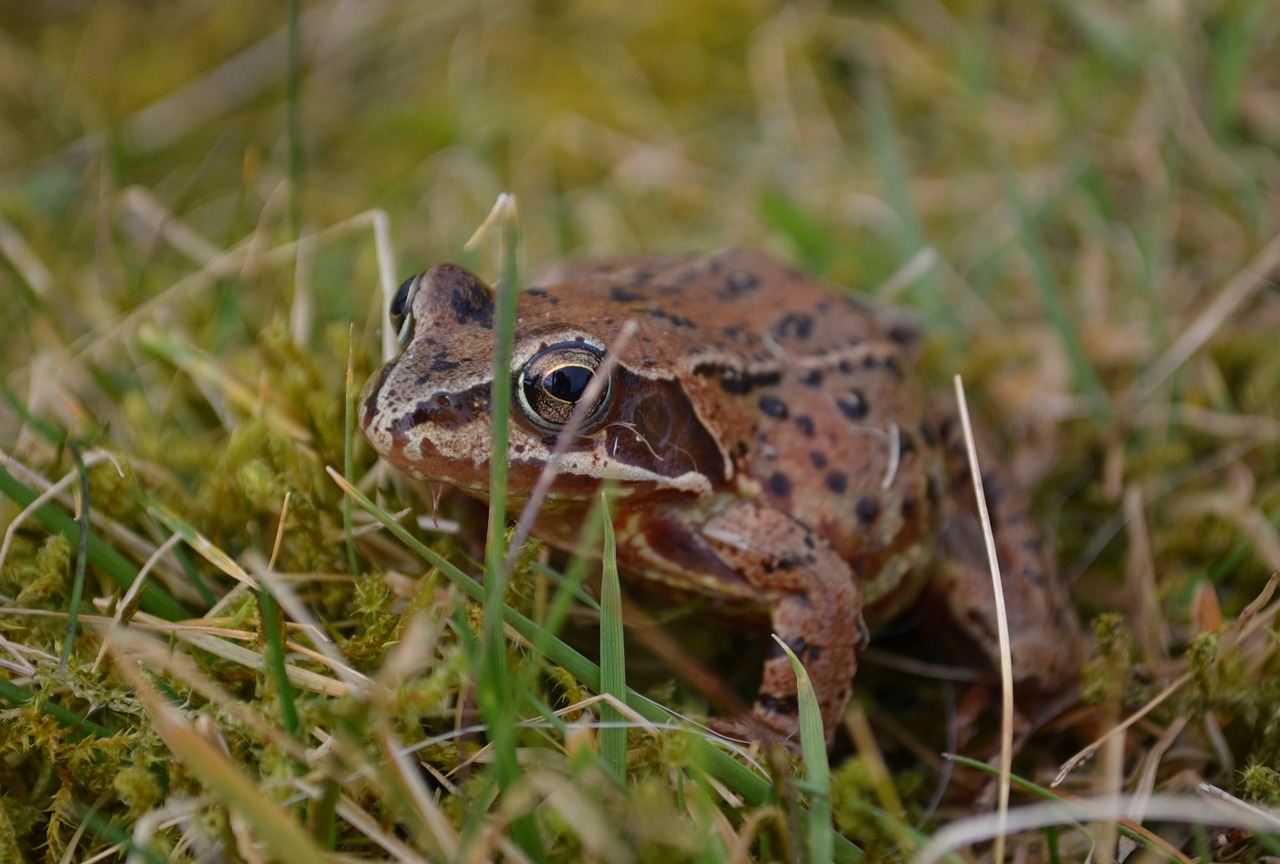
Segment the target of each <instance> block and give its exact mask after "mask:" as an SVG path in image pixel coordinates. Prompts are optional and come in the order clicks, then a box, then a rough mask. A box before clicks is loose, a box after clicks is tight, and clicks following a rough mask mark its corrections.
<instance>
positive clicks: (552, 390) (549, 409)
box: [515, 342, 612, 429]
mask: <svg viewBox="0 0 1280 864" xmlns="http://www.w3.org/2000/svg"><path fill="white" fill-rule="evenodd" d="M601 356H602V352H601V351H600V350H599V349H597V348H596V347H595V346H593V345H587V344H584V343H582V342H562V343H560V344H559V345H552V346H551V347H550V348H544V349H543V350H541V351H539V352H538V353H537V354H534V355H533V356H532V357H530V358H529V360H528V361H527V362H526V363H525V364H524V367H523V368H522V369H521V370H520V372H519V375H518V376H517V378H516V388H515V390H516V402H517V404H518V405H519V406H520V411H521V412H522V413H523V414H524V416H525V417H527V418H528V419H529V421H530V422H532V423H534V424H536V425H538V426H542V427H544V428H551V429H558V428H560V427H562V426H564V425H565V424H566V423H568V422H569V416H570V415H571V414H573V409H574V408H575V407H576V406H577V404H578V402H579V401H581V399H582V397H583V394H585V393H586V390H587V386H588V385H590V384H591V381H592V379H594V378H595V376H596V370H597V369H599V368H600V358H601ZM609 385H610V382H607V381H606V382H605V386H604V389H603V390H601V391H600V395H599V396H598V397H596V399H595V401H594V402H593V403H592V404H591V408H590V410H588V411H587V414H586V417H585V418H583V424H584V425H585V424H587V423H590V422H591V421H592V420H594V419H595V418H596V417H598V416H599V415H600V412H601V411H602V410H603V409H604V407H605V405H607V404H608V402H609V391H610V390H611V389H612V388H611V387H610V386H609Z"/></svg>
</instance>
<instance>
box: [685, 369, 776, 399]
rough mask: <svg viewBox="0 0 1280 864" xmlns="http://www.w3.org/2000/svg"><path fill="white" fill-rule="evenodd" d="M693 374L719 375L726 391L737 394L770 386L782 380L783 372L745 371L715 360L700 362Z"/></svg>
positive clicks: (740, 394)
mask: <svg viewBox="0 0 1280 864" xmlns="http://www.w3.org/2000/svg"><path fill="white" fill-rule="evenodd" d="M693 374H694V375H703V376H710V375H714V376H716V377H718V378H719V379H720V386H721V387H722V388H724V391H725V392H726V393H731V394H733V395H735V396H742V395H744V394H746V393H750V392H751V391H752V390H754V389H756V388H757V387H770V386H772V385H774V384H777V383H778V382H779V381H781V380H782V374H781V373H780V372H778V371H777V370H776V369H775V370H770V371H768V372H754V373H744V372H743V371H742V370H740V369H735V368H734V367H732V366H725V365H723V364H721V363H716V362H714V361H706V362H702V363H698V364H697V365H695V366H694V367H693Z"/></svg>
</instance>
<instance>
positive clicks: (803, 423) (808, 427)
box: [795, 414, 813, 438]
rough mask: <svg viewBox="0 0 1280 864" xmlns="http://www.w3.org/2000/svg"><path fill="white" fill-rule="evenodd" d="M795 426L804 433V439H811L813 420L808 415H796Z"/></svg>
mask: <svg viewBox="0 0 1280 864" xmlns="http://www.w3.org/2000/svg"><path fill="white" fill-rule="evenodd" d="M795 424H796V426H797V427H799V429H800V431H801V432H803V433H804V437H806V438H812V437H813V418H812V417H810V416H809V415H808V414H797V415H796V416H795Z"/></svg>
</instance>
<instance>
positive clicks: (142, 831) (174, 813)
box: [86, 795, 214, 864]
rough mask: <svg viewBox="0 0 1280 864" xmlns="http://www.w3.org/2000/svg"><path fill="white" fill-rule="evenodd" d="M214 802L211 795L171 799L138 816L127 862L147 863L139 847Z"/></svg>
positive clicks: (134, 863)
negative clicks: (132, 848)
mask: <svg viewBox="0 0 1280 864" xmlns="http://www.w3.org/2000/svg"><path fill="white" fill-rule="evenodd" d="M213 803H214V799H213V797H212V796H209V795H201V796H199V797H197V798H179V799H177V800H169V801H167V802H166V803H164V804H163V805H161V806H159V807H156V808H154V809H152V810H148V811H147V812H145V813H143V814H142V815H141V816H139V817H138V821H137V822H135V823H133V834H132V836H131V838H130V839H132V840H133V845H134V847H135V848H134V850H131V851H130V852H129V855H128V857H127V858H125V864H145V862H146V860H147V859H146V858H145V857H144V856H143V855H142V854H141V853H140V852H138V851H137V850H138V849H144V848H146V847H147V846H148V845H149V844H150V843H151V841H152V840H153V839H155V836H156V834H157V832H159V831H162V830H164V829H166V828H172V827H174V826H175V825H179V824H181V823H183V822H187V821H190V820H191V819H192V817H194V816H195V815H196V814H197V813H199V812H200V811H201V810H203V809H205V808H206V807H209V806H210V805H212V804H213ZM182 845H184V844H179V848H181V846H182ZM86 864H87V862H86Z"/></svg>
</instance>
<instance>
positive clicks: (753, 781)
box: [325, 467, 863, 861]
mask: <svg viewBox="0 0 1280 864" xmlns="http://www.w3.org/2000/svg"><path fill="white" fill-rule="evenodd" d="M325 470H326V471H327V472H328V473H329V477H330V478H332V480H333V482H335V483H337V484H338V487H339V488H340V489H342V491H343V492H345V493H347V494H348V495H350V496H351V497H352V498H353V499H354V500H355V502H356V503H357V504H359V505H360V506H361V507H363V508H364V509H365V510H366V511H368V512H369V513H370V514H371V515H372V516H373V517H374V518H375V519H377V520H378V521H379V522H381V523H382V525H383V527H384V528H386V529H387V531H388V532H389V533H391V534H392V535H393V536H394V537H395V538H396V539H397V540H399V541H400V542H401V543H403V544H404V545H405V546H406V547H407V548H408V549H409V550H411V551H412V552H413V553H414V554H415V555H418V556H419V557H420V558H422V559H423V560H424V561H426V562H427V563H428V564H430V565H431V566H432V567H435V568H436V569H437V570H438V571H439V572H440V573H441V575H443V576H444V577H445V578H446V579H448V580H449V581H450V582H451V583H453V584H454V585H456V586H457V588H458V590H460V591H461V592H462V593H463V594H466V595H467V596H468V597H470V598H471V599H472V600H474V601H476V602H481V601H482V600H483V599H484V589H483V588H482V587H481V586H480V583H479V582H477V581H476V580H475V579H472V578H471V577H470V576H468V575H467V574H466V573H463V572H462V571H461V570H459V569H458V567H457V566H455V565H454V564H453V563H452V562H450V561H449V560H448V559H447V558H445V557H444V556H442V555H441V554H440V553H439V552H436V551H435V550H434V549H431V548H429V547H428V546H426V545H424V544H423V543H421V542H420V541H419V540H418V539H417V538H415V537H414V536H413V535H412V534H410V533H409V531H408V530H407V529H406V528H405V527H404V526H403V525H401V524H400V523H398V522H396V520H395V519H393V518H392V517H391V516H390V515H388V514H387V513H386V512H385V511H384V510H382V508H380V507H378V505H377V504H375V503H373V502H372V501H370V500H369V498H368V497H366V496H365V495H364V494H363V493H362V492H360V490H358V489H356V488H355V487H354V486H352V485H351V484H350V483H348V482H347V481H346V479H345V478H344V477H343V476H342V475H341V474H340V473H338V472H337V471H335V470H333V468H331V467H330V468H326V469H325ZM500 612H501V615H502V618H503V620H504V621H505V622H506V623H507V624H508V625H510V627H511V629H512V630H514V631H515V632H516V633H519V634H520V636H521V637H522V638H524V639H526V640H528V642H529V644H531V645H534V646H536V647H537V648H538V650H539V651H541V652H542V654H543V655H544V656H545V657H546V658H547V659H548V660H550V661H551V662H552V663H555V664H556V665H557V666H560V667H562V668H563V669H564V670H565V671H566V672H568V673H569V674H570V675H572V676H573V677H574V678H577V679H578V680H579V681H581V682H582V683H583V684H585V685H586V686H587V687H589V688H590V689H592V690H595V691H596V692H597V693H598V692H600V690H601V683H600V667H598V666H596V664H594V663H592V662H591V661H590V660H588V659H587V658H586V657H583V656H582V655H581V654H579V653H578V652H577V651H576V650H574V649H573V648H571V647H569V645H567V644H565V643H564V642H563V641H561V640H560V639H559V638H558V637H556V636H555V635H553V634H551V633H548V632H547V631H546V630H545V629H543V628H542V627H540V626H538V625H537V624H536V623H534V622H533V621H532V620H531V619H529V618H527V617H525V616H524V615H522V614H520V613H519V612H517V611H516V610H515V609H512V608H511V607H510V606H507V605H506V604H505V603H504V604H503V605H502V607H501V609H500ZM626 694H627V705H628V707H630V708H631V709H632V710H633V711H635V712H636V713H637V714H639V715H640V716H641V717H644V718H645V719H646V720H649V721H651V722H653V723H658V724H667V723H670V722H671V716H672V715H671V712H669V711H667V710H666V709H665V708H663V707H662V706H660V705H658V704H656V703H654V702H653V701H651V700H649V699H647V698H645V697H644V696H642V695H641V694H639V693H637V692H635V691H633V690H631V689H630V688H628V689H627V690H626ZM702 749H703V751H704V753H705V759H704V760H703V762H702V767H703V768H705V770H706V771H707V773H708V774H710V775H711V776H712V777H713V778H715V779H716V780H719V781H720V782H722V783H724V784H725V786H726V787H728V788H729V789H730V790H731V791H733V792H734V793H735V794H737V795H738V796H740V797H741V798H742V800H743V801H744V802H745V803H746V804H748V805H750V806H758V805H761V804H766V803H770V802H772V801H774V800H775V799H774V794H773V788H772V786H770V784H769V782H768V781H767V780H766V779H765V778H763V777H761V776H760V775H758V774H756V773H755V772H753V771H752V770H751V769H749V768H748V767H747V766H745V765H743V764H742V763H741V762H739V761H737V760H736V759H734V758H733V757H732V756H730V755H729V754H728V753H725V752H723V751H722V750H718V749H716V748H714V747H712V746H710V745H708V746H706V747H704V748H702ZM835 844H836V860H837V861H861V860H863V855H862V852H861V850H859V849H858V848H857V847H856V846H854V845H853V844H852V843H851V842H849V840H848V839H847V838H846V837H844V836H842V835H839V834H837V835H836V837H835Z"/></svg>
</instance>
